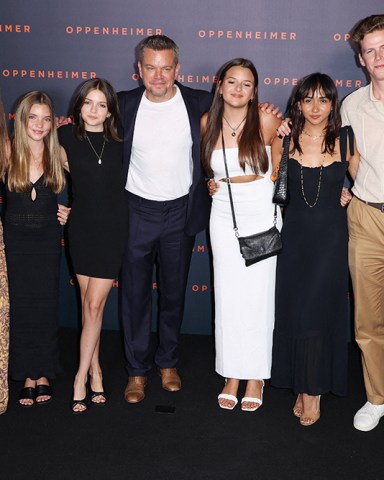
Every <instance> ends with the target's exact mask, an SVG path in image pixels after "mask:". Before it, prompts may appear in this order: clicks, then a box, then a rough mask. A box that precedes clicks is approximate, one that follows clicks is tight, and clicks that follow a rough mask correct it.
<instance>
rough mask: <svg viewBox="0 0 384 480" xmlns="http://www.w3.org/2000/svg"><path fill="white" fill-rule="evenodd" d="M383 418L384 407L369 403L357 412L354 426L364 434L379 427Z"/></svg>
mask: <svg viewBox="0 0 384 480" xmlns="http://www.w3.org/2000/svg"><path fill="white" fill-rule="evenodd" d="M382 416H384V405H373V403H370V402H367V403H366V404H365V405H363V406H362V407H361V408H360V410H358V411H357V413H356V415H355V417H354V419H353V426H354V427H355V428H356V429H357V430H361V431H362V432H369V431H370V430H373V429H374V428H375V427H377V425H378V424H379V421H380V418H381V417H382Z"/></svg>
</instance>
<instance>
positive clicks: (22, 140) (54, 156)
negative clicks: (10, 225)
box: [8, 90, 65, 193]
mask: <svg viewBox="0 0 384 480" xmlns="http://www.w3.org/2000/svg"><path fill="white" fill-rule="evenodd" d="M33 105H47V107H48V108H49V112H50V116H51V119H52V124H51V130H50V131H49V133H48V135H46V136H45V137H44V139H43V141H44V152H43V171H44V183H45V185H46V186H47V187H49V188H50V189H51V190H52V191H53V192H54V193H59V192H61V191H62V190H63V188H64V186H65V175H64V171H63V167H62V164H61V158H60V157H61V153H60V144H59V139H58V137H57V129H56V125H55V111H54V108H53V102H52V99H51V98H50V97H49V95H48V94H47V93H45V92H41V91H37V90H35V91H33V92H29V93H26V94H25V95H24V96H23V97H22V99H21V100H20V102H19V104H18V106H17V109H16V112H15V128H14V134H13V139H12V144H11V159H10V163H9V167H8V188H9V190H10V191H15V192H27V191H28V189H29V188H30V186H31V182H30V180H29V168H30V160H31V149H30V147H29V142H28V132H27V125H28V119H29V113H30V111H31V108H32V106H33Z"/></svg>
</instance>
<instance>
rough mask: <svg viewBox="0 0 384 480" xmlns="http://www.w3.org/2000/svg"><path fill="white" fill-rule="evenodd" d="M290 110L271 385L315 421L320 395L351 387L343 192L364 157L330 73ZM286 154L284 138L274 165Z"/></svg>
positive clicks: (304, 85)
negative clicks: (289, 393) (287, 391)
mask: <svg viewBox="0 0 384 480" xmlns="http://www.w3.org/2000/svg"><path fill="white" fill-rule="evenodd" d="M289 116H290V118H291V122H292V138H291V145H290V148H291V150H290V154H291V156H290V158H289V165H288V191H289V204H288V206H287V207H286V210H285V215H284V224H283V229H282V237H283V252H282V253H281V255H280V256H279V258H278V261H277V274H276V312H275V314H276V318H275V329H274V336H273V352H272V379H271V383H272V385H274V386H276V387H284V388H291V389H292V390H293V392H294V393H295V394H296V395H297V400H296V403H295V405H294V407H293V413H294V415H295V416H297V417H299V421H300V423H301V425H303V426H310V425H313V424H314V423H315V422H316V421H317V420H318V419H319V418H320V395H321V394H325V393H328V392H332V393H334V394H336V395H345V394H346V389H347V363H348V350H347V347H348V322H347V318H348V312H347V308H348V304H347V294H348V248H347V245H348V231H347V217H346V211H345V209H344V208H343V207H342V204H343V203H345V202H344V201H343V198H340V196H341V192H342V189H343V182H344V178H345V173H346V171H347V168H348V167H349V168H354V166H355V165H356V164H357V163H358V161H359V156H358V153H357V151H356V148H354V145H353V144H352V142H353V137H352V136H349V135H347V130H346V129H345V128H343V129H341V128H340V127H341V118H340V105H339V101H338V97H337V89H336V86H335V84H334V82H333V80H332V79H331V78H330V77H329V76H328V75H325V74H321V73H314V74H311V75H308V76H307V77H305V78H304V79H302V80H301V81H300V82H299V83H298V85H297V87H296V89H295V91H294V94H293V95H292V97H291V102H290V108H289ZM349 128H350V127H349ZM350 133H352V132H351V131H350ZM347 137H349V140H348V138H347ZM347 144H349V145H347ZM281 154H282V140H281V139H280V138H277V139H276V140H275V141H274V142H273V144H272V159H273V163H274V165H276V164H278V162H279V160H280V158H281ZM342 197H343V196H342Z"/></svg>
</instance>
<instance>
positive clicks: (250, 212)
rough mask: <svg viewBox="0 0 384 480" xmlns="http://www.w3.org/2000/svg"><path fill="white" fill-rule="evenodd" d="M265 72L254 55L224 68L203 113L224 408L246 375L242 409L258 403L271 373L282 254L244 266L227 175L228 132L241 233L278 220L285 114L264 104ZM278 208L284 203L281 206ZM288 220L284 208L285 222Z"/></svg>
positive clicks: (233, 401)
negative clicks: (261, 76) (275, 152)
mask: <svg viewBox="0 0 384 480" xmlns="http://www.w3.org/2000/svg"><path fill="white" fill-rule="evenodd" d="M257 87H258V75H257V71H256V69H255V67H254V65H253V64H252V62H251V61H249V60H246V59H242V58H237V59H234V60H231V61H229V62H228V63H226V64H225V65H224V66H223V67H222V68H221V70H220V73H219V79H218V83H217V88H216V92H215V96H214V100H213V103H212V107H211V109H210V111H209V112H208V113H207V114H205V115H204V117H203V118H202V122H201V128H202V135H203V141H202V160H203V163H204V166H205V169H206V172H207V175H208V176H209V177H211V178H213V181H211V187H210V189H211V193H213V192H212V189H214V191H215V193H214V195H213V197H212V198H213V202H212V213H211V220H210V236H211V243H212V251H213V269H214V288H215V342H216V371H217V373H219V374H220V375H222V376H223V377H225V379H226V382H225V385H224V388H223V390H222V392H221V393H220V395H219V396H218V402H219V406H220V407H221V408H225V409H229V410H232V409H233V408H234V407H235V406H236V405H237V403H238V399H237V391H238V388H239V383H240V380H247V384H246V389H245V395H244V397H243V399H242V401H241V408H242V410H245V411H255V410H257V409H258V408H259V407H260V406H261V404H262V402H263V386H264V379H267V378H270V370H271V356H272V354H271V352H272V333H273V325H274V294H275V270H276V257H271V258H268V259H265V260H262V261H260V262H258V263H256V264H254V265H252V266H250V267H246V266H245V262H244V259H243V258H242V256H241V253H240V250H239V244H238V241H237V239H236V237H235V234H234V231H233V222H232V214H231V206H230V202H229V194H228V188H227V185H226V183H224V182H225V177H226V174H225V166H224V159H223V150H222V135H221V134H222V133H223V138H224V144H225V152H226V157H227V163H228V170H229V177H230V181H231V187H232V196H233V202H234V210H235V214H236V220H237V224H238V229H239V234H240V235H241V236H246V235H251V234H254V233H258V232H261V231H264V230H268V229H269V228H271V227H272V225H273V216H274V205H273V203H272V193H273V182H272V181H271V178H270V176H271V170H272V169H271V159H270V150H271V147H270V145H271V142H272V141H273V139H274V137H275V135H276V128H277V127H278V126H279V124H280V121H279V120H278V119H277V118H276V117H275V116H274V115H273V114H271V113H270V114H268V113H265V112H262V111H261V110H260V109H259V104H258V88H257ZM278 210H279V209H278ZM280 226H281V218H280V212H279V211H278V227H279V228H280Z"/></svg>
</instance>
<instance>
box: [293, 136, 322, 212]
mask: <svg viewBox="0 0 384 480" xmlns="http://www.w3.org/2000/svg"><path fill="white" fill-rule="evenodd" d="M303 131H304V130H303ZM325 155H326V154H325V153H324V155H323V161H322V162H321V165H320V173H319V182H318V184H317V192H316V198H315V201H314V203H312V205H311V204H310V203H309V202H308V200H307V197H306V196H305V191H304V174H303V158H302V156H303V154H302V153H301V154H300V156H299V161H300V181H301V194H302V195H303V199H304V202H305V203H306V204H307V205H308V207H309V208H313V207H314V206H315V205H316V204H317V201H318V200H319V196H320V188H321V178H322V175H323V165H324V160H325Z"/></svg>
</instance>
